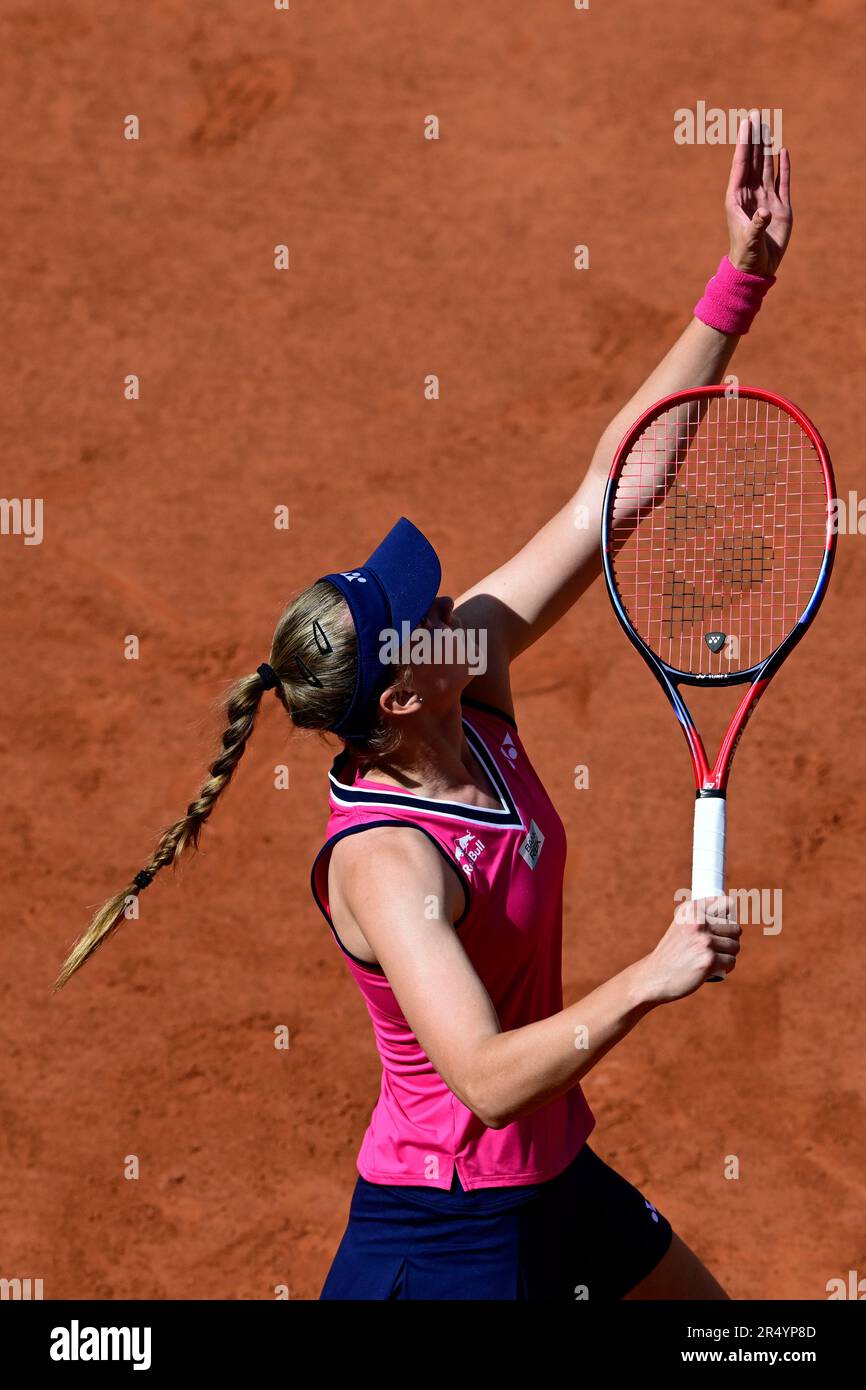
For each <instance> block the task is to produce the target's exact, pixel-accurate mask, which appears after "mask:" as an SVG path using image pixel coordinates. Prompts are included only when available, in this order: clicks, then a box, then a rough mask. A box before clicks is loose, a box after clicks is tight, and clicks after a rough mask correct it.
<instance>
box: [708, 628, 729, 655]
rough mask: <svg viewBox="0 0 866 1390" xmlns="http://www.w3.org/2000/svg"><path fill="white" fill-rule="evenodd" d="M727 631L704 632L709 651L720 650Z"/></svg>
mask: <svg viewBox="0 0 866 1390" xmlns="http://www.w3.org/2000/svg"><path fill="white" fill-rule="evenodd" d="M726 637H727V633H725V632H705V633H704V641H705V642H706V644H707V646H708V647H709V649H710V651H711V652H720V651H721V650H722V647H723V646H724V645H725V639H726Z"/></svg>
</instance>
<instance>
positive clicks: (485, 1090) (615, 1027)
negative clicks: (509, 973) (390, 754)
mask: <svg viewBox="0 0 866 1390" xmlns="http://www.w3.org/2000/svg"><path fill="white" fill-rule="evenodd" d="M369 836H372V837H374V840H375V854H371V853H370V849H371V848H372V845H371V844H370V842H369V841H368V837H369ZM364 841H367V844H366V845H364V844H363V843H362V842H364ZM331 872H332V874H333V873H335V872H336V873H337V874H338V876H339V883H338V888H339V894H340V898H341V900H342V901H343V902H344V903H345V904H346V907H347V908H348V910H349V911H351V913H352V916H353V918H354V920H355V921H356V922H357V924H358V926H359V927H360V929H361V931H362V933H363V935H364V937H365V939H366V940H367V942H368V943H369V945H370V947H371V948H372V950H373V952H374V953H375V956H376V959H377V960H378V962H379V964H380V965H381V967H382V969H383V970H384V972H385V975H386V977H387V979H388V982H389V984H390V986H391V988H392V989H393V991H394V994H395V996H396V998H397V1001H398V1003H399V1004H400V1007H401V1009H402V1010H403V1014H404V1016H405V1018H406V1020H407V1022H408V1024H409V1026H410V1028H411V1029H412V1031H413V1032H414V1034H415V1036H416V1037H417V1039H418V1041H419V1043H420V1044H421V1046H422V1048H423V1049H424V1051H425V1053H426V1054H427V1056H428V1057H429V1058H430V1061H431V1062H432V1064H433V1066H434V1067H435V1068H436V1071H437V1072H438V1073H439V1075H440V1076H441V1077H442V1079H443V1081H444V1082H445V1084H446V1085H447V1086H448V1087H449V1089H450V1090H451V1091H453V1093H454V1095H456V1096H457V1097H458V1099H459V1100H461V1101H462V1102H463V1104H464V1105H466V1106H467V1107H468V1108H469V1109H470V1110H471V1111H473V1113H474V1114H476V1115H477V1116H478V1118H479V1119H480V1120H481V1121H482V1122H483V1123H484V1124H486V1125H488V1126H489V1127H491V1128H493V1129H501V1128H503V1127H504V1126H505V1125H507V1124H510V1123H511V1122H512V1121H513V1120H515V1119H517V1118H519V1117H520V1116H522V1115H524V1114H528V1113H530V1112H531V1111H533V1110H536V1109H538V1108H539V1107H540V1106H542V1105H544V1104H545V1103H546V1102H547V1101H549V1100H552V1099H553V1098H554V1097H555V1096H558V1095H562V1094H563V1093H564V1092H566V1091H568V1090H570V1089H571V1087H572V1086H574V1085H575V1083H576V1082H577V1081H579V1080H580V1078H581V1077H582V1076H584V1075H585V1074H586V1073H587V1072H588V1071H589V1070H590V1069H591V1068H592V1067H593V1066H595V1064H596V1063H597V1062H598V1061H599V1060H600V1059H601V1058H602V1057H603V1056H604V1055H605V1053H606V1052H608V1051H610V1049H611V1048H612V1047H613V1046H615V1044H616V1043H617V1042H619V1040H620V1039H621V1038H623V1037H625V1035H626V1034H627V1033H628V1032H630V1031H631V1029H632V1028H633V1027H634V1026H635V1024H636V1023H637V1022H638V1021H639V1020H640V1019H641V1018H643V1017H644V1015H645V1014H646V1013H648V1012H649V1011H650V1010H651V1009H652V1008H654V1007H656V1005H658V1004H661V1003H666V1002H670V1001H671V1000H672V999H677V998H681V997H683V996H684V995H685V994H690V993H692V992H693V991H694V990H696V989H697V988H698V987H699V986H700V985H701V984H702V983H703V981H704V980H705V979H706V978H707V977H708V975H710V974H711V973H713V972H714V971H715V972H718V971H720V970H721V971H724V972H725V973H727V972H728V971H730V970H731V969H733V966H734V963H735V957H736V953H737V952H738V951H739V943H738V940H737V938H738V936H739V932H740V928H739V927H737V926H736V925H735V924H734V923H732V922H731V921H730V920H729V917H730V904H729V901H728V900H727V899H720V900H718V901H719V904H720V906H719V908H718V909H717V911H716V912H715V914H714V913H713V912H712V911H711V912H708V913H707V914H706V916H705V920H704V921H703V922H701V921H700V919H699V914H698V913H697V912H696V911H695V905H694V904H691V903H689V904H686V905H684V908H682V909H680V916H681V917H682V920H681V921H675V922H674V923H672V924H671V927H670V928H669V930H668V932H667V933H666V934H665V936H664V937H663V938H662V940H661V941H660V942H659V945H658V946H657V947H656V948H655V950H654V951H653V952H651V953H650V955H648V956H647V957H645V958H644V959H643V960H641V961H638V962H636V963H635V964H634V965H632V966H629V967H628V968H627V969H626V970H624V971H622V972H621V973H620V974H619V975H616V976H614V978H613V979H611V980H608V981H607V982H606V983H605V984H603V985H601V986H599V988H598V989H596V990H593V991H592V993H591V994H589V995H587V996H586V998H584V999H582V1000H580V1001H579V1002H578V1003H577V1004H572V1005H571V1006H570V1007H569V1008H567V1009H564V1010H562V1011H561V1012H560V1013H557V1014H554V1015H552V1016H551V1017H550V1018H546V1019H542V1020H540V1021H539V1022H537V1023H532V1024H529V1025H527V1026H526V1027H524V1028H516V1029H512V1030H510V1031H508V1032H503V1031H502V1029H501V1027H500V1024H499V1019H498V1018H497V1015H496V1011H495V1009H494V1007H493V1004H492V1002H491V999H490V996H489V995H488V993H487V990H486V989H485V988H484V985H483V983H482V981H481V980H480V978H479V976H478V974H477V973H476V971H475V969H474V967H473V965H472V963H471V961H470V960H469V957H468V956H467V954H466V952H465V950H464V949H463V945H462V943H461V941H460V935H459V929H455V927H454V925H453V921H454V918H455V917H456V916H457V914H458V913H459V911H460V909H461V907H462V903H463V897H462V894H461V893H460V887H459V883H458V882H457V880H456V877H455V874H454V870H453V869H452V868H451V867H450V865H449V864H448V863H447V862H446V861H445V859H444V858H443V856H442V855H441V854H440V853H439V851H438V850H437V849H436V848H435V847H434V846H433V845H432V844H431V842H430V841H429V840H428V839H427V837H426V836H425V835H424V834H423V833H422V832H421V831H419V830H414V829H411V828H408V827H405V828H398V827H383V828H377V829H371V830H367V831H365V832H364V834H363V835H349V836H346V837H345V839H344V840H342V841H340V842H339V844H338V845H337V846H336V847H335V849H334V852H333V856H332V860H331ZM698 906H700V905H698ZM692 914H694V916H695V918H696V919H697V920H696V921H692V920H691V915H692Z"/></svg>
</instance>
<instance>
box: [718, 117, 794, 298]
mask: <svg viewBox="0 0 866 1390" xmlns="http://www.w3.org/2000/svg"><path fill="white" fill-rule="evenodd" d="M790 180H791V160H790V156H789V154H788V151H787V150H786V149H783V150H780V151H779V168H778V172H775V171H774V167H773V151H772V147H771V145H770V132H769V130H768V129H767V127H766V126H765V127H764V128H763V130H762V129H761V116H760V112H759V111H751V112H750V113H749V117H748V119H746V120H743V121H741V122H740V129H739V131H738V133H737V146H736V149H735V151H734V158H733V161H732V164H731V177H730V179H729V180H728V188H727V192H726V194H725V214H726V216H727V220H728V232H729V234H730V238H731V248H730V251H729V252H728V258H729V260H730V261H731V264H732V265H733V266H735V267H736V269H737V270H745V271H748V272H749V273H750V274H752V275H775V274H776V270H777V268H778V265H779V262H780V261H781V259H782V257H783V256H784V254H785V248H786V246H787V245H788V241H789V239H790V236H791V228H792V226H793V222H794V214H793V212H792V210H791V192H790Z"/></svg>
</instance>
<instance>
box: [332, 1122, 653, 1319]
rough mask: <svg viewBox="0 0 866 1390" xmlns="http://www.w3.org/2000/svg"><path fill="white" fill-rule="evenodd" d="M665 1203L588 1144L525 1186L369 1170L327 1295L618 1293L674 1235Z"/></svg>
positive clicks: (565, 1296)
mask: <svg viewBox="0 0 866 1390" xmlns="http://www.w3.org/2000/svg"><path fill="white" fill-rule="evenodd" d="M672 1234H673V1233H672V1231H671V1227H670V1224H669V1223H668V1222H667V1221H666V1219H665V1218H664V1216H662V1214H661V1212H659V1211H657V1210H656V1208H655V1207H654V1206H653V1204H652V1203H651V1202H648V1201H647V1199H646V1198H645V1197H644V1196H643V1194H642V1193H640V1192H639V1191H638V1190H637V1188H636V1187H633V1186H632V1185H631V1183H629V1182H627V1181H626V1180H625V1178H623V1177H621V1176H620V1174H619V1173H617V1172H616V1171H615V1170H614V1169H613V1168H611V1167H609V1166H608V1164H606V1163H605V1162H604V1161H603V1160H602V1159H600V1158H599V1157H598V1155H597V1154H595V1153H593V1151H592V1149H591V1148H590V1147H589V1145H588V1144H584V1146H583V1148H582V1149H581V1150H580V1152H579V1153H578V1155H577V1157H576V1158H575V1159H574V1160H573V1161H572V1162H571V1163H570V1164H569V1166H568V1167H567V1168H566V1169H565V1171H564V1172H562V1173H560V1174H559V1175H558V1176H557V1177H555V1178H552V1179H550V1181H548V1182H543V1183H535V1184H532V1185H530V1186H527V1187H488V1188H482V1189H480V1190H479V1191H475V1192H466V1191H464V1189H463V1188H462V1187H461V1186H460V1183H459V1180H458V1179H457V1176H456V1174H455V1178H454V1183H453V1185H452V1188H451V1191H450V1192H446V1191H443V1190H442V1189H441V1188H427V1187H395V1186H385V1185H381V1184H377V1183H370V1182H367V1181H366V1179H365V1178H362V1177H359V1178H358V1181H357V1183H356V1185H355V1191H354V1194H353V1196H352V1204H351V1208H350V1211H349V1223H348V1225H347V1227H346V1231H345V1234H344V1236H343V1239H342V1241H341V1242H340V1246H339V1249H338V1250H337V1254H336V1256H335V1258H334V1263H333V1264H332V1266H331V1269H330V1272H329V1274H328V1277H327V1279H326V1281H325V1286H324V1288H323V1289H322V1292H321V1294H320V1298H322V1299H368V1300H369V1299H375V1300H379V1299H392V1298H394V1299H479V1300H480V1299H497V1300H509V1301H518V1302H526V1301H537V1300H544V1301H547V1302H561V1301H568V1302H574V1301H575V1300H576V1299H586V1298H588V1299H591V1300H598V1299H618V1298H622V1297H623V1295H624V1294H626V1293H628V1292H629V1290H630V1289H633V1288H634V1287H635V1285H636V1284H638V1283H640V1281H641V1279H643V1278H644V1276H645V1275H647V1274H649V1272H650V1270H652V1269H654V1268H655V1266H656V1265H657V1264H658V1262H659V1260H660V1259H661V1258H662V1256H663V1255H664V1254H665V1252H666V1250H667V1249H668V1246H669V1245H670V1243H671V1238H672Z"/></svg>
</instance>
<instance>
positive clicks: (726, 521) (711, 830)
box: [601, 386, 836, 980]
mask: <svg viewBox="0 0 866 1390" xmlns="http://www.w3.org/2000/svg"><path fill="white" fill-rule="evenodd" d="M833 496H834V482H833V470H832V465H831V463H830V457H829V455H828V453H827V449H826V446H825V445H824V442H823V440H822V439H821V437H820V435H819V434H818V431H817V430H816V429H815V426H814V425H813V424H812V423H811V421H810V420H808V419H807V418H806V416H805V415H804V414H803V412H802V411H801V410H799V409H798V408H797V407H796V406H795V405H792V404H791V403H790V401H786V400H784V399H783V398H782V397H781V396H777V395H774V394H773V393H772V392H770V391H761V390H758V389H755V388H752V387H743V386H741V387H740V388H739V389H738V391H737V393H736V394H733V395H728V394H726V388H725V387H723V386H700V387H697V388H696V389H694V390H691V391H679V392H677V393H676V394H675V395H672V396H666V397H665V399H664V400H661V401H658V402H657V403H656V404H655V405H653V406H651V407H650V408H649V410H646V411H645V412H644V413H643V415H641V417H640V419H639V420H637V421H636V422H635V424H634V425H633V426H632V428H631V429H630V430H629V432H628V434H627V435H626V436H625V438H624V439H623V441H622V443H621V444H620V446H619V448H618V449H617V452H616V457H615V458H614V461H613V466H612V468H611V470H610V477H609V479H608V483H607V490H606V492H605V499H604V513H603V517H602V537H601V543H602V559H603V564H604V576H605V580H606V582H607V588H608V593H609V594H610V597H611V600H612V602H613V606H614V610H615V612H616V615H617V617H618V618H619V621H620V623H621V625H622V627H623V628H624V630H625V633H626V636H627V637H628V638H629V640H630V641H631V642H632V643H633V644H634V646H635V647H637V649H638V651H639V652H640V654H641V656H642V657H643V659H644V661H645V662H646V663H647V665H648V666H649V668H650V670H651V671H652V672H653V674H654V675H655V676H656V678H657V680H658V681H659V683H660V685H661V687H662V689H663V690H664V692H665V694H666V695H667V697H668V699H669V700H670V702H671V704H672V705H673V708H674V712H675V714H676V716H677V719H678V720H679V722H680V726H681V727H682V730H683V733H684V734H685V736H686V742H687V743H688V746H689V752H690V754H691V758H692V764H693V766H694V772H695V783H696V787H697V794H696V800H695V826H694V843H693V851H692V890H691V891H692V897H693V898H706V897H713V896H716V895H718V894H721V893H723V892H724V883H725V824H726V802H725V794H726V790H727V785H728V774H729V772H730V769H731V761H732V759H733V756H734V753H735V752H736V748H737V745H738V743H739V741H740V738H741V736H742V733H743V729H744V727H745V725H746V721H747V720H748V718H749V716H750V715H751V714H752V712H753V711H754V709H755V706H756V705H757V703H758V701H759V700H760V698H761V696H762V695H763V693H764V691H765V690H766V688H767V686H768V684H769V682H770V680H771V679H772V677H773V676H774V675H775V674H776V672H777V671H778V669H779V667H780V666H781V664H782V662H783V661H784V659H785V657H786V656H787V655H788V653H789V652H790V651H792V650H793V648H794V647H795V646H796V645H797V643H798V642H799V640H800V638H801V637H802V636H803V633H804V632H805V631H806V629H807V627H808V626H809V624H810V623H811V621H812V619H813V618H814V616H815V613H816V612H817V610H818V607H819V605H820V603H821V600H822V598H823V597H824V594H825V592H826V589H827V583H828V581H829V578H830V571H831V568H832V564H833V555H834V551H835V543H836V534H835V529H834V526H833V508H832V502H833ZM684 685H685V686H689V685H692V686H710V685H713V686H726V685H747V686H748V689H747V690H746V692H745V694H744V695H743V697H742V699H741V700H740V702H739V704H738V705H737V708H736V710H735V712H734V715H733V717H732V719H731V722H730V724H729V726H728V731H727V733H726V734H725V736H724V738H723V739H722V742H721V746H720V748H719V752H718V756H717V757H716V760H715V763H714V764H713V765H712V766H710V763H709V760H708V758H707V754H706V751H705V748H704V744H703V740H702V739H701V735H700V734H699V733H698V729H697V726H696V724H695V721H694V719H693V717H692V715H691V713H690V711H689V709H688V707H687V705H686V703H685V700H684V699H683V697H682V695H681V693H680V686H684ZM712 978H713V979H714V980H720V979H722V978H724V977H723V976H719V975H717V976H713V977H712Z"/></svg>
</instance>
